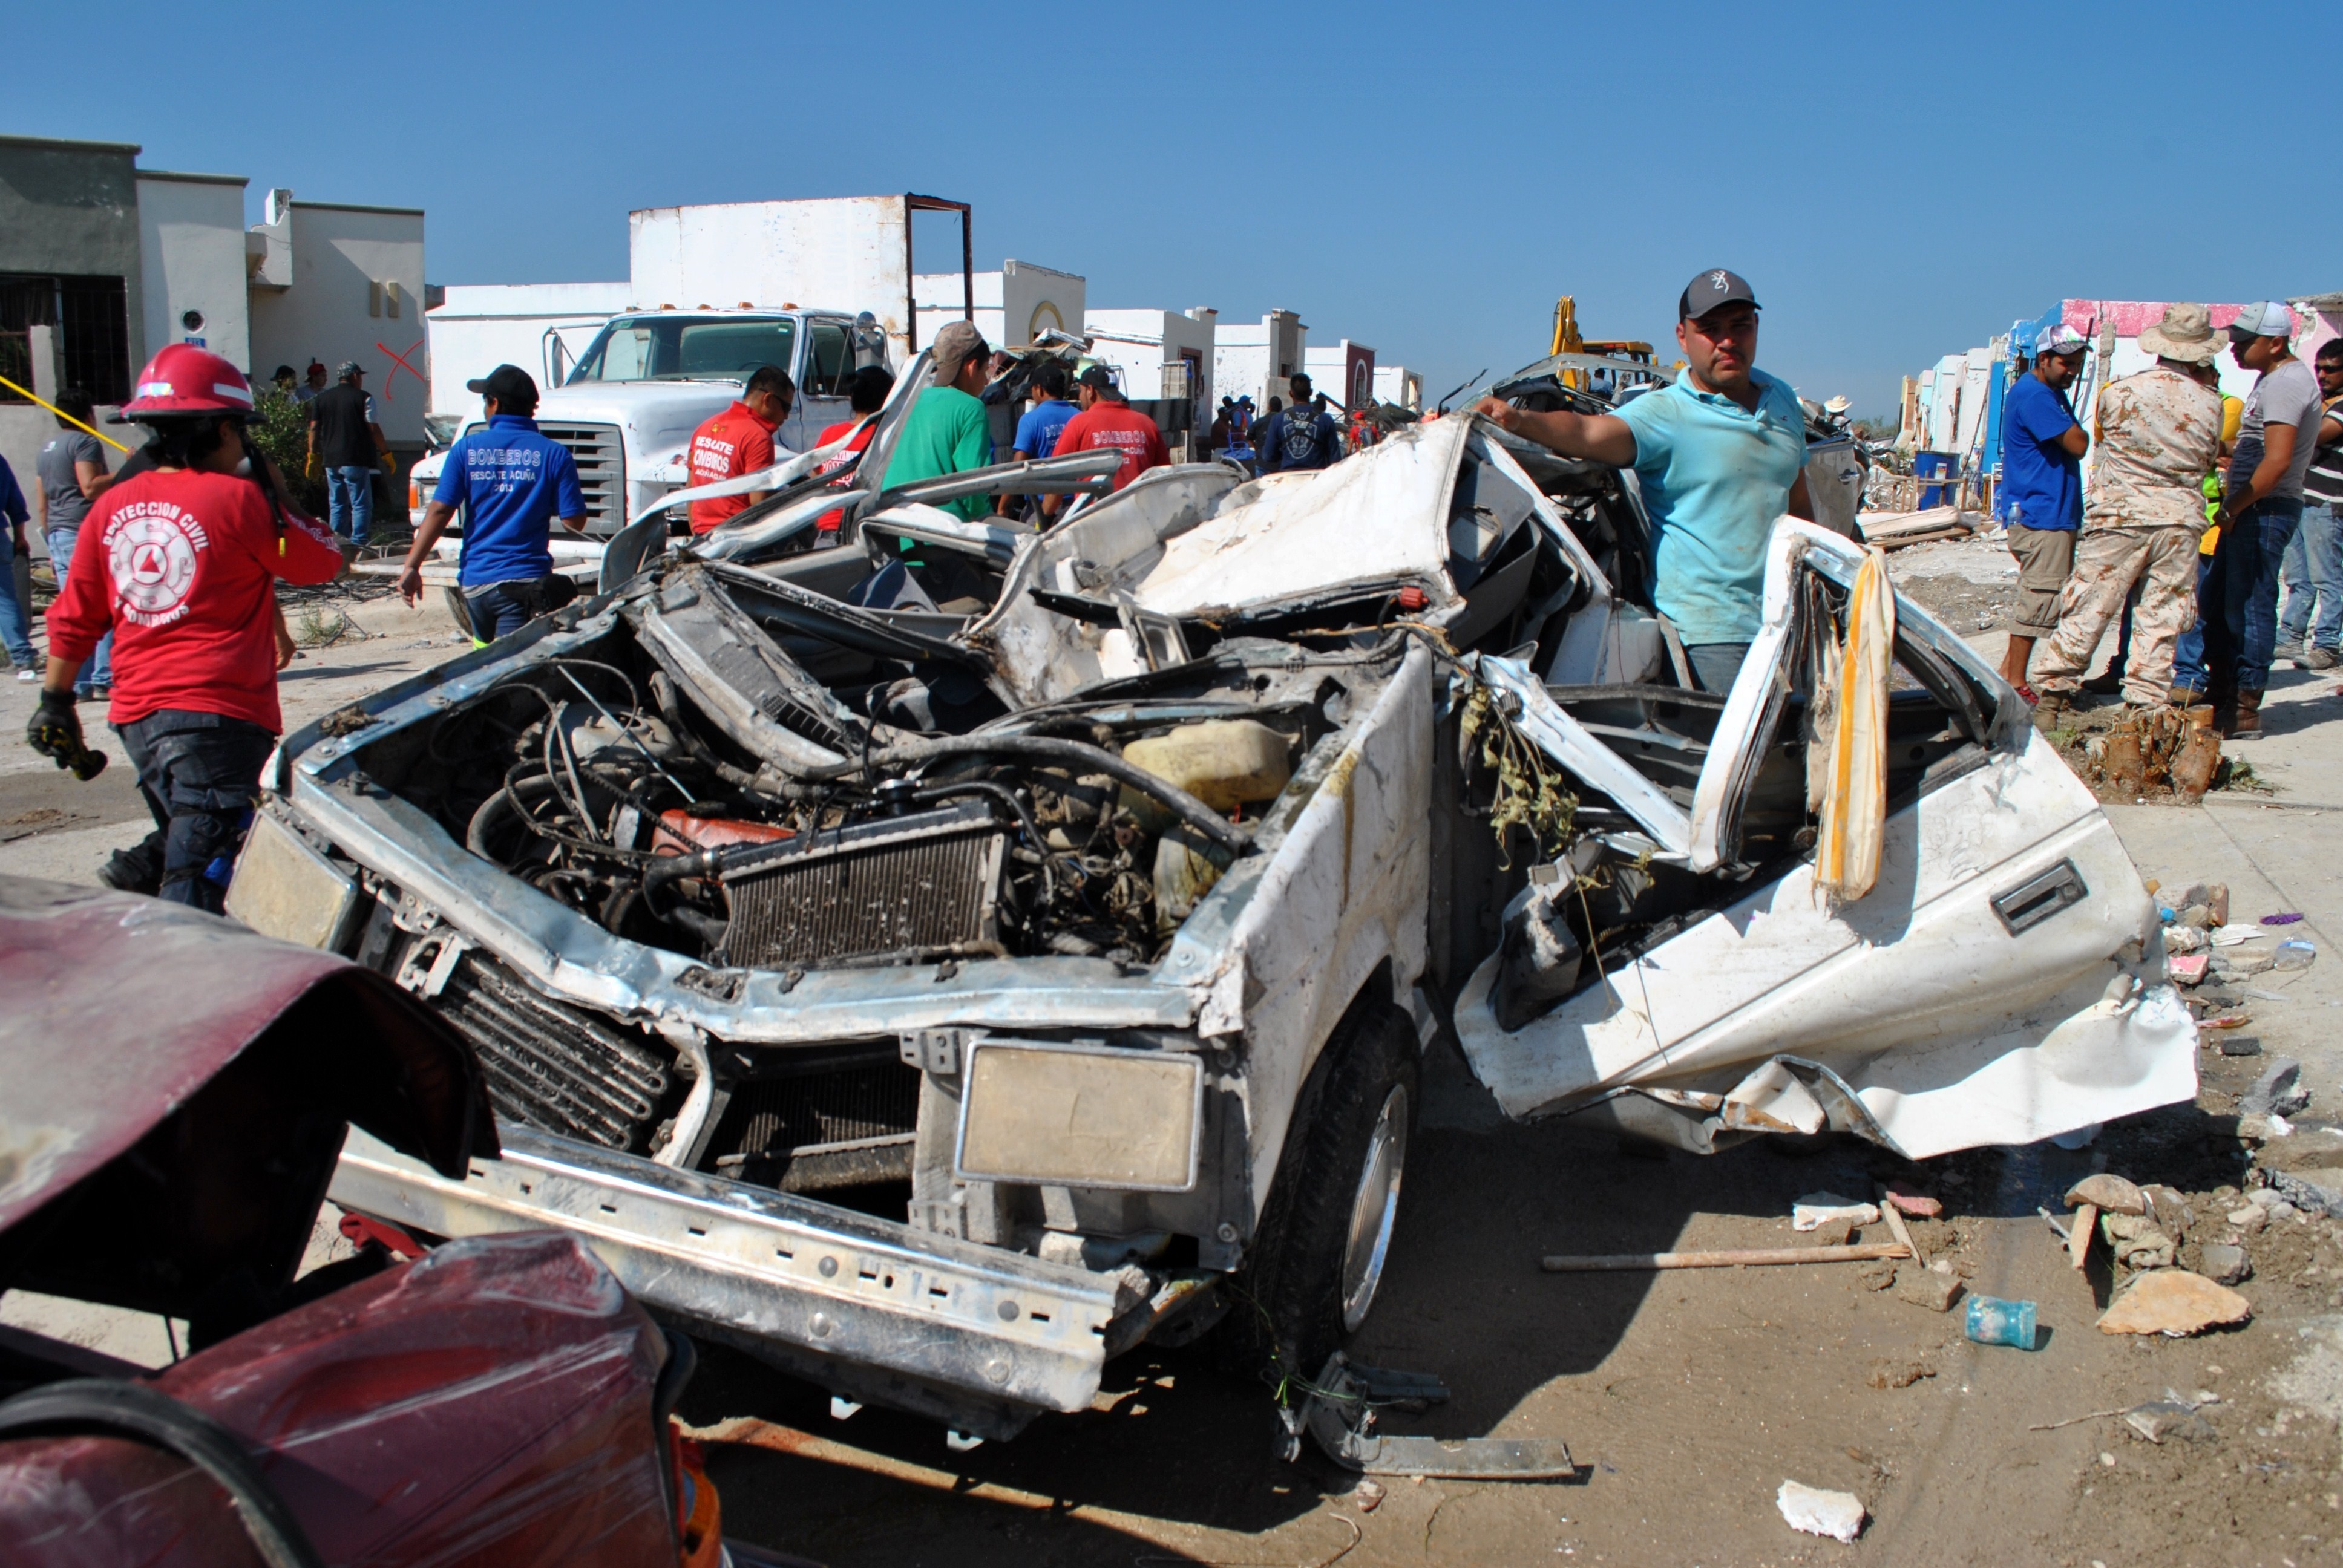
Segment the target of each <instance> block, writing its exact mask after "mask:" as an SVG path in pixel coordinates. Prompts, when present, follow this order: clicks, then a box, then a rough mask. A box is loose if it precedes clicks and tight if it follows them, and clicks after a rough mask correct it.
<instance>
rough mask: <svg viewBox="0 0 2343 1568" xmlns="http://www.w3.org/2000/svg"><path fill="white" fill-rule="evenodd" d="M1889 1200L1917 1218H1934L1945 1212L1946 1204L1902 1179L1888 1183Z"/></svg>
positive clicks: (1897, 1209)
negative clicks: (1909, 1185) (1917, 1189)
mask: <svg viewBox="0 0 2343 1568" xmlns="http://www.w3.org/2000/svg"><path fill="white" fill-rule="evenodd" d="M1887 1202H1888V1205H1889V1206H1890V1207H1891V1208H1894V1209H1896V1211H1899V1212H1901V1213H1906V1214H1909V1215H1911V1216H1912V1217H1913V1218H1914V1219H1916V1220H1934V1219H1936V1218H1937V1217H1938V1216H1940V1215H1941V1214H1943V1213H1944V1211H1945V1206H1944V1205H1943V1204H1942V1203H1940V1202H1938V1201H1936V1199H1934V1198H1931V1197H1929V1196H1928V1195H1927V1194H1926V1192H1919V1191H1914V1190H1913V1189H1912V1188H1910V1187H1907V1186H1906V1185H1905V1184H1904V1183H1903V1182H1901V1181H1891V1182H1889V1183H1888V1185H1887Z"/></svg>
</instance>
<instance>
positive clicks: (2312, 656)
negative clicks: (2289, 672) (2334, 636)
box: [2302, 648, 2343, 669]
mask: <svg viewBox="0 0 2343 1568" xmlns="http://www.w3.org/2000/svg"><path fill="white" fill-rule="evenodd" d="M2302 663H2303V667H2304V668H2308V669H2332V668H2335V667H2336V666H2337V665H2338V664H2343V655H2338V654H2337V653H2336V651H2335V650H2334V649H2333V648H2312V649H2311V650H2310V651H2309V653H2308V654H2307V655H2305V656H2304V658H2303V660H2302Z"/></svg>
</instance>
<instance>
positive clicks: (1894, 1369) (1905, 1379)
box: [1863, 1356, 1936, 1389]
mask: <svg viewBox="0 0 2343 1568" xmlns="http://www.w3.org/2000/svg"><path fill="white" fill-rule="evenodd" d="M1935 1376H1936V1368H1935V1367H1933V1366H1931V1365H1929V1364H1928V1363H1927V1362H1924V1361H1919V1360H1916V1358H1913V1357H1910V1356H1874V1357H1873V1358H1872V1359H1871V1372H1870V1375H1868V1376H1867V1377H1865V1379H1864V1380H1863V1381H1864V1382H1867V1383H1869V1384H1870V1385H1871V1386H1872V1387H1874V1388H1876V1389H1890V1388H1910V1387H1911V1386H1912V1385H1913V1384H1914V1383H1916V1382H1919V1381H1920V1380H1921V1379H1922V1378H1925V1377H1935Z"/></svg>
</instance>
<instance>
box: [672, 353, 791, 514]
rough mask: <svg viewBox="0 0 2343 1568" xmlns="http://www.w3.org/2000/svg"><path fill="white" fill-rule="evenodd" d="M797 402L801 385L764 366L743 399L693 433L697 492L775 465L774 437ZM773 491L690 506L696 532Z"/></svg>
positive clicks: (777, 369) (693, 472) (693, 474)
mask: <svg viewBox="0 0 2343 1568" xmlns="http://www.w3.org/2000/svg"><path fill="white" fill-rule="evenodd" d="M797 400H798V389H797V384H796V383H795V382H793V381H791V380H790V379H789V372H788V371H786V370H784V369H782V368H781V367H779V366H778V365H763V366H759V367H758V368H757V371H756V373H755V374H754V375H752V376H750V377H749V385H748V386H747V387H743V388H741V391H740V400H739V402H737V403H735V404H733V405H732V407H729V408H727V409H725V410H724V412H722V413H721V414H718V415H715V416H713V417H710V418H709V419H708V420H707V422H706V423H704V424H702V425H701V426H700V427H699V429H697V430H694V431H693V432H692V433H691V482H692V484H693V486H694V487H698V486H700V485H713V484H715V483H717V482H718V481H719V480H723V479H737V478H739V477H740V476H741V475H743V474H753V473H756V472H757V471H759V469H762V468H769V467H772V466H773V432H774V431H775V430H777V429H779V428H780V426H781V421H782V420H784V419H787V418H788V417H789V409H790V408H791V407H793V406H794V405H795V404H796V402H797ZM770 494H772V492H771V491H770V490H751V491H749V493H748V494H746V495H742V496H719V497H717V498H715V499H714V500H712V501H694V502H692V503H691V531H692V532H693V533H695V534H704V533H706V532H707V531H708V530H709V529H710V528H714V527H716V525H717V524H719V523H723V522H729V521H730V520H731V519H732V518H737V517H739V515H740V514H741V513H742V512H745V511H747V510H748V509H749V508H750V507H753V506H755V505H756V504H757V503H758V502H759V501H761V500H763V499H764V498H766V497H767V496H769V495H770Z"/></svg>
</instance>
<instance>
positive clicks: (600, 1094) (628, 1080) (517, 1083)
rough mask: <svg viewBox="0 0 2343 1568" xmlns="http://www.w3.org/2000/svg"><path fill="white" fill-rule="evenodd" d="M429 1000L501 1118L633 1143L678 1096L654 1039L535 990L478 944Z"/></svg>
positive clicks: (614, 1143) (637, 1147)
mask: <svg viewBox="0 0 2343 1568" xmlns="http://www.w3.org/2000/svg"><path fill="white" fill-rule="evenodd" d="M435 1002H436V1005H437V1007H438V1009H439V1012H440V1015H441V1016H442V1017H444V1018H445V1019H447V1021H448V1022H449V1023H452V1024H454V1025H455V1026H456V1028H457V1030H458V1031H460V1032H461V1033H462V1034H463V1036H464V1037H465V1038H466V1039H467V1040H470V1041H471V1042H472V1049H473V1050H475V1051H477V1052H478V1054H479V1058H480V1066H481V1068H482V1069H483V1070H485V1071H486V1072H487V1074H488V1099H489V1101H490V1102H491V1103H492V1104H493V1105H494V1106H495V1107H496V1111H497V1115H498V1117H499V1118H501V1119H504V1120H507V1121H518V1122H521V1123H523V1124H525V1125H527V1126H530V1127H536V1128H541V1129H543V1130H544V1131H548V1132H552V1133H557V1134H558V1135H559V1136H561V1137H564V1138H575V1139H578V1141H581V1142H588V1143H598V1144H601V1145H602V1146H603V1147H605V1148H608V1149H625V1150H631V1151H637V1152H640V1151H642V1150H643V1149H644V1148H645V1147H646V1146H647V1145H648V1143H649V1137H650V1133H651V1131H652V1130H653V1128H654V1127H655V1125H656V1124H657V1122H658V1121H659V1118H661V1117H663V1116H665V1115H667V1114H669V1112H670V1111H672V1110H673V1108H674V1104H673V1102H674V1101H676V1100H677V1099H679V1095H678V1094H677V1093H675V1092H674V1091H675V1090H676V1089H678V1088H679V1087H680V1086H679V1084H678V1083H677V1077H676V1074H675V1073H674V1071H673V1070H672V1069H673V1066H674V1058H673V1057H672V1056H671V1055H670V1054H669V1052H668V1051H667V1050H664V1049H663V1048H661V1047H660V1046H659V1044H658V1043H656V1042H655V1041H653V1040H650V1039H649V1037H647V1036H645V1035H644V1034H642V1033H641V1032H639V1031H638V1030H631V1029H624V1028H621V1027H619V1026H618V1025H616V1024H614V1023H612V1022H610V1020H608V1019H604V1018H598V1017H596V1016H595V1015H594V1014H592V1013H590V1012H587V1011H585V1010H581V1009H578V1008H574V1007H568V1006H566V1005H564V1004H563V1003H560V1002H558V1001H555V1000H552V999H551V998H549V997H546V996H542V995H539V994H538V992H536V991H534V990H530V989H529V988H528V986H527V985H525V984H523V983H522V982H521V981H520V980H518V979H517V978H515V977H514V976H513V975H512V974H511V973H510V972H508V971H507V970H504V969H503V968H502V967H501V966H499V965H498V964H497V963H495V962H494V961H493V960H488V959H486V958H484V957H482V956H481V955H480V954H479V953H478V952H468V953H466V954H465V955H464V956H463V958H462V959H461V960H459V961H458V963H457V965H456V968H455V970H454V971H453V972H452V973H450V974H449V975H448V977H447V984H446V985H445V986H444V987H443V988H442V989H441V990H440V992H439V994H438V996H437V998H436V999H435Z"/></svg>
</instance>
